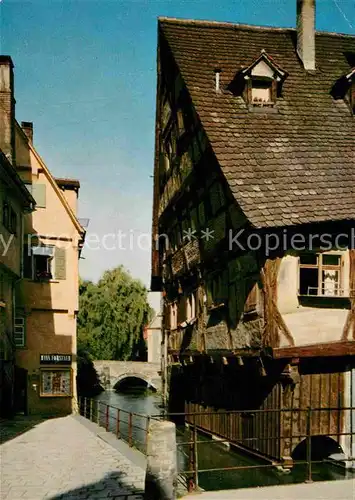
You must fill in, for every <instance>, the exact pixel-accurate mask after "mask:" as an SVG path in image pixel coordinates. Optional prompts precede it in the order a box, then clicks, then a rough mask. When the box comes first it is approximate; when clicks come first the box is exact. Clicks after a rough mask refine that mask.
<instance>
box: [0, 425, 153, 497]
mask: <svg viewBox="0 0 355 500" xmlns="http://www.w3.org/2000/svg"><path fill="white" fill-rule="evenodd" d="M0 455H1V495H0V496H1V499H2V500H20V499H21V500H22V499H27V500H42V499H52V500H57V499H65V500H71V499H73V500H74V499H88V498H90V499H93V500H94V499H104V498H111V499H121V500H141V499H143V487H144V470H143V469H142V468H140V467H138V466H136V465H134V464H133V463H132V462H131V461H129V460H128V459H127V458H126V457H125V456H124V455H123V454H122V453H120V452H119V451H118V450H116V449H114V448H113V447H112V446H111V445H110V444H107V443H106V442H104V441H103V440H102V439H100V438H99V437H98V436H97V435H96V434H95V433H93V432H92V431H91V430H89V429H88V428H87V427H85V426H84V425H82V424H81V423H80V421H79V420H77V419H75V418H74V417H72V416H67V417H63V418H56V419H51V420H47V421H44V422H41V423H39V424H38V425H36V426H34V427H32V428H31V429H29V430H27V432H24V433H22V434H20V435H18V436H17V437H14V438H13V439H9V440H8V441H6V442H5V443H4V444H2V445H1V448H0Z"/></svg>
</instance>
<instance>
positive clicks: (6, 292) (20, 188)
mask: <svg viewBox="0 0 355 500" xmlns="http://www.w3.org/2000/svg"><path fill="white" fill-rule="evenodd" d="M0 207H1V218H0V235H1V250H0V364H1V366H0V372H1V373H0V385H1V387H0V416H2V417H6V416H11V415H13V413H14V412H15V411H16V409H17V407H18V406H21V395H19V394H18V392H17V390H16V389H17V383H18V380H19V378H20V377H21V373H20V372H19V371H18V370H17V369H16V367H15V345H16V342H17V339H18V329H17V327H16V323H15V321H14V318H15V288H16V284H17V283H18V282H19V280H20V279H21V273H22V248H23V245H22V241H23V240H22V235H23V229H24V217H25V214H26V213H31V211H32V210H33V207H34V200H33V198H32V196H31V195H30V193H29V192H28V191H27V189H26V187H25V185H24V184H23V182H22V181H21V179H20V177H19V176H18V174H17V173H16V170H15V169H14V168H13V167H12V165H11V164H10V162H9V161H8V159H7V158H6V156H5V155H4V154H3V153H2V152H1V151H0Z"/></svg>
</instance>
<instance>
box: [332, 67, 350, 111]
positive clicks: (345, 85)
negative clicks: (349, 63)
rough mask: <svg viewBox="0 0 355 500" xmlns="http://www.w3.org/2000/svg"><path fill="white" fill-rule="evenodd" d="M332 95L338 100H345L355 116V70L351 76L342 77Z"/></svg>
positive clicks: (335, 84)
mask: <svg viewBox="0 0 355 500" xmlns="http://www.w3.org/2000/svg"><path fill="white" fill-rule="evenodd" d="M330 93H331V95H332V96H333V98H334V99H336V100H338V99H343V100H344V101H345V102H346V103H347V105H348V106H349V107H350V109H351V111H352V112H353V114H355V68H353V69H352V70H351V71H350V73H349V74H347V75H343V76H341V77H340V78H339V79H338V80H337V81H336V82H335V83H334V85H333V87H332V89H331V91H330Z"/></svg>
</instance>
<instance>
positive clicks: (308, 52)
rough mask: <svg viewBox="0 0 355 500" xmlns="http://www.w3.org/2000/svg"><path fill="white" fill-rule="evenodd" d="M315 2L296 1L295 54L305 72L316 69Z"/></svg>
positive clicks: (314, 0) (306, 0) (311, 0)
mask: <svg viewBox="0 0 355 500" xmlns="http://www.w3.org/2000/svg"><path fill="white" fill-rule="evenodd" d="M315 12H316V0H297V52H298V55H299V57H300V58H301V61H302V62H303V66H304V69H305V70H307V71H308V70H315V69H316V48H315Z"/></svg>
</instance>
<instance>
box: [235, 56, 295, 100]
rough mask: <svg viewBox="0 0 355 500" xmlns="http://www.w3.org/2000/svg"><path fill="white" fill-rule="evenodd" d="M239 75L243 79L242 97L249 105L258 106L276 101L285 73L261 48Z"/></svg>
mask: <svg viewBox="0 0 355 500" xmlns="http://www.w3.org/2000/svg"><path fill="white" fill-rule="evenodd" d="M240 76H241V78H242V79H243V80H244V85H243V87H244V91H243V97H244V99H245V100H246V102H247V103H248V104H249V105H250V106H252V107H259V106H273V105H274V104H275V103H276V100H277V97H278V95H280V94H281V86H282V83H283V81H284V80H285V78H286V76H287V73H286V72H285V71H283V70H281V68H280V67H279V66H277V65H276V63H275V62H274V61H273V60H272V59H271V58H270V57H269V56H268V55H267V54H266V52H265V51H264V50H262V51H261V54H260V56H259V57H258V58H257V59H256V60H255V61H254V62H253V63H252V64H251V65H250V66H248V67H247V68H245V69H244V70H242V72H241V75H240Z"/></svg>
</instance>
